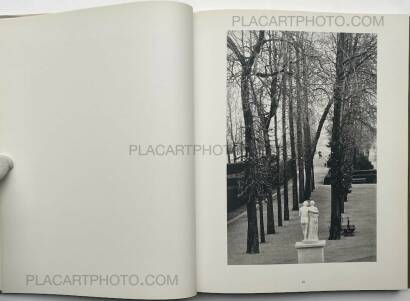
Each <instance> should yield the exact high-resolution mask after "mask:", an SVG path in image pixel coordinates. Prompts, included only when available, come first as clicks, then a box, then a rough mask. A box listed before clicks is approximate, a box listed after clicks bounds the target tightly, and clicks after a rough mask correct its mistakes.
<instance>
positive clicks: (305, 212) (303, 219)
mask: <svg viewBox="0 0 410 301" xmlns="http://www.w3.org/2000/svg"><path fill="white" fill-rule="evenodd" d="M308 206H309V202H308V201H304V202H303V206H302V207H300V208H299V216H300V224H301V226H302V233H303V240H307V239H308V227H309V207H308Z"/></svg>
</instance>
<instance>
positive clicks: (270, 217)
mask: <svg viewBox="0 0 410 301" xmlns="http://www.w3.org/2000/svg"><path fill="white" fill-rule="evenodd" d="M265 126H266V125H265ZM268 131H269V125H268V128H266V127H265V128H264V134H263V138H264V143H265V154H266V157H267V171H268V174H269V175H268V181H269V184H270V185H268V186H267V189H266V190H267V200H268V201H267V204H266V211H267V213H266V218H267V224H266V233H267V234H275V233H276V231H275V217H274V210H273V197H272V194H273V189H272V185H273V176H272V168H271V158H272V149H271V147H270V140H269V132H268Z"/></svg>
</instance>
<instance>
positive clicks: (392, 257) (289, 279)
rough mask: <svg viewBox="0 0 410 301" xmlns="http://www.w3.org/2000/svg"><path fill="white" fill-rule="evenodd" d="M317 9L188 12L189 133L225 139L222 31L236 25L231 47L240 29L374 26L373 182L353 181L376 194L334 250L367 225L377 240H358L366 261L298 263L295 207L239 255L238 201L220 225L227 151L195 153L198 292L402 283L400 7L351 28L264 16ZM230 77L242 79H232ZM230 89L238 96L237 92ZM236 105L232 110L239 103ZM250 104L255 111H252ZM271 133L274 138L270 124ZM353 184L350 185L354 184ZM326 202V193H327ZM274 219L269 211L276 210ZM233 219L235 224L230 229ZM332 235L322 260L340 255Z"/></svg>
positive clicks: (404, 38) (404, 23)
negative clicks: (191, 69) (254, 248)
mask: <svg viewBox="0 0 410 301" xmlns="http://www.w3.org/2000/svg"><path fill="white" fill-rule="evenodd" d="M318 15H320V14H313V13H309V14H307V13H297V12H293V13H290V12H278V11H249V10H237V11H208V12H199V13H196V14H195V15H194V37H195V40H194V52H195V142H196V144H200V145H225V144H226V141H227V140H226V139H227V138H226V128H227V119H226V118H227V117H226V116H227V97H235V95H234V96H232V95H228V91H227V67H228V66H227V55H228V54H229V53H230V52H229V51H230V50H228V48H227V34H228V32H229V31H231V30H237V31H238V32H237V33H236V40H235V42H236V43H237V45H239V46H238V47H243V48H241V49H246V45H247V44H245V45H241V42H240V38H241V33H240V31H241V30H245V31H249V30H275V31H306V32H334V33H337V32H353V33H367V32H368V33H374V34H376V35H377V147H376V149H377V153H376V154H375V155H377V188H376V186H375V184H362V185H364V186H361V187H362V188H361V189H364V188H363V187H367V189H369V191H371V195H374V196H376V195H377V197H375V198H374V199H373V200H374V203H373V204H372V205H371V206H370V207H369V208H368V209H369V211H368V212H369V215H366V214H364V215H363V219H365V220H359V219H358V218H357V216H358V214H357V211H354V213H353V214H352V221H354V223H355V224H357V225H363V226H360V227H358V229H357V233H356V235H355V236H354V237H352V238H351V240H350V241H349V239H350V238H349V237H346V238H343V239H345V241H347V245H346V247H345V249H346V253H345V254H343V252H342V254H341V255H342V257H343V256H344V255H346V256H345V257H346V258H347V257H348V256H347V255H349V253H348V252H352V250H351V249H350V250H349V247H348V246H349V243H350V242H352V241H354V240H356V239H357V238H358V237H359V238H360V237H361V235H362V233H364V232H366V231H367V232H368V233H370V234H372V233H373V234H374V235H376V237H374V238H373V239H374V246H375V248H376V249H374V248H373V246H371V247H372V248H371V249H365V248H363V250H364V253H366V252H369V253H372V256H371V257H369V258H363V259H362V261H366V262H359V261H360V260H361V259H360V258H354V261H356V262H349V261H348V259H344V260H342V261H346V262H341V261H340V262H327V263H317V264H298V263H297V260H298V259H297V251H296V249H295V248H294V245H295V243H296V242H297V241H298V240H301V239H302V230H301V228H300V224H299V221H298V220H297V219H298V218H299V217H298V216H297V212H296V213H295V212H291V214H292V219H291V220H290V221H289V222H285V223H284V226H283V227H277V234H274V235H268V238H267V240H268V242H267V243H266V244H264V245H263V244H260V248H261V252H260V253H259V254H246V239H247V237H246V230H247V225H246V208H245V209H244V213H243V214H241V215H238V217H237V218H235V219H232V223H231V224H229V223H228V225H227V193H228V191H227V178H226V177H227V162H228V161H227V156H226V153H222V155H221V154H215V153H214V154H212V155H205V156H197V157H196V211H197V236H196V239H197V275H198V276H197V278H198V291H200V292H216V293H269V292H298V291H328V290H380V289H384V290H389V289H405V288H407V168H406V167H407V151H408V150H407V118H408V116H407V112H408V110H407V108H408V97H407V86H408V53H409V49H408V47H409V34H408V28H409V26H408V22H409V20H408V17H406V16H384V17H383V18H384V23H383V26H380V25H379V26H356V27H352V26H348V25H346V24H345V25H344V26H336V25H334V24H333V26H331V25H329V24H328V23H325V25H322V26H318V25H316V26H315V25H305V26H303V25H301V26H299V27H297V26H295V25H290V23H288V24H284V23H279V24H278V23H276V24H274V23H272V24H270V25H269V22H270V20H271V18H272V16H274V17H275V18H276V20H278V18H279V16H281V18H283V19H286V18H288V17H290V16H294V17H295V18H296V16H302V17H305V18H306V17H308V16H309V17H312V16H318ZM324 15H325V16H329V15H330V16H332V14H323V15H322V16H324ZM343 16H344V18H346V20H350V19H351V18H352V16H351V15H343ZM252 17H254V18H252ZM283 19H282V20H283ZM294 20H295V19H294ZM304 20H305V19H304ZM339 21H340V19H339ZM288 22H289V21H288ZM326 24H327V25H326ZM256 36H257V34H256V35H255V38H254V40H253V41H256ZM245 37H246V33H245ZM279 37H280V35H279ZM246 51H247V54H246V56H248V57H249V55H250V51H251V50H250V49H249V48H248V50H245V52H246ZM238 68H239V67H238ZM267 70H269V69H267ZM261 72H263V70H262V71H261ZM238 82H239V83H240V78H239V79H238ZM236 97H237V99H240V94H239V92H238V93H237V94H236ZM238 108H239V109H238V110H240V103H239V105H238ZM254 113H255V114H256V111H254ZM255 119H256V118H255ZM209 120H212V122H209ZM272 122H273V121H272ZM279 122H280V120H279ZM272 131H273V130H272ZM270 135H271V137H272V138H271V139H272V144H273V143H274V142H273V141H274V140H273V139H274V138H273V132H271V134H270ZM279 135H280V133H279ZM279 137H281V136H279ZM272 147H274V146H272ZM289 156H290V153H289ZM231 158H232V157H231ZM323 162H325V161H323ZM357 185H359V184H357ZM372 185H373V186H372ZM321 186H322V187H319V188H317V189H319V190H320V189H322V190H323V191H327V193H328V195H329V196H330V188H327V187H329V186H327V187H326V186H324V185H323V183H321ZM355 187H356V186H355ZM354 189H355V191H357V190H356V188H354ZM315 193H316V192H315ZM354 193H356V192H354ZM354 195H356V194H352V198H353V196H354ZM367 195H369V194H366V193H363V194H362V197H365V198H366V197H367ZM328 201H329V202H330V199H328ZM290 202H292V199H290ZM352 204H353V203H348V204H347V205H346V206H352ZM326 206H328V205H326V204H324V203H323V201H321V202H320V203H319V210H321V208H324V207H326ZM245 207H246V206H245ZM326 208H329V207H326ZM348 208H350V207H348ZM356 208H357V207H356ZM372 214H373V215H372ZM324 216H326V214H325V213H324V210H322V211H320V214H319V220H320V222H322V220H321V219H324V222H326V223H329V221H330V217H329V220H326V218H324ZM265 218H266V217H265ZM275 218H277V216H276V212H275ZM228 219H229V213H228ZM369 220H371V222H372V223H371V222H369ZM376 220H377V225H376V224H375V221H376ZM265 223H266V220H265ZM352 223H353V222H352ZM366 223H367V224H366ZM328 225H329V224H328ZM369 225H370V227H369ZM232 227H236V228H235V229H234V230H232V229H233V228H232ZM322 228H323V229H324V232H323V233H325V234H324V235H323V233H322V232H321V233H320V234H321V237H320V239H322V240H327V239H328V233H329V231H328V230H327V228H325V226H323V227H322V226H321V229H322ZM289 229H296V230H295V231H293V232H294V233H295V236H294V237H293V236H292V235H293V234H289V235H288V236H287V237H286V231H290V230H289ZM293 232H288V233H293ZM232 233H234V235H232ZM235 233H236V234H235ZM283 233H285V234H283ZM373 234H372V235H373ZM231 235H232V236H231ZM275 239H283V240H284V241H285V242H286V244H288V245H289V246H290V247H289V248H288V247H286V246H285V245H284V244H282V245H281V244H279V245H278V244H276V243H275V241H274V240H275ZM292 239H294V240H292ZM366 239H367V238H366ZM291 240H292V241H291ZM336 243H338V242H335V241H327V244H326V247H325V249H324V252H325V259H326V258H328V259H329V258H330V259H331V258H332V256H333V255H334V254H335V253H337V252H339V253H338V254H340V251H339V250H340V249H339V250H337V248H335V247H334V246H335V244H336ZM359 244H360V242H359ZM237 245H239V246H240V248H236V249H234V250H233V252H235V254H234V256H232V257H230V255H231V254H232V253H233V252H231V251H232V250H229V248H230V246H237ZM269 246H276V247H278V248H279V249H274V250H271V249H269ZM282 247H283V248H284V249H285V251H283V250H282ZM286 248H288V249H286ZM281 250H282V251H281ZM286 250H288V251H286ZM332 250H333V251H332ZM353 251H355V250H353ZM332 252H333V253H332ZM280 253H282V255H283V257H286V258H288V259H289V260H288V261H289V262H286V261H285V260H284V261H282V262H280V263H281V264H279V263H275V260H276V259H277V258H274V255H272V257H271V258H267V257H266V256H267V255H266V254H268V255H269V254H270V255H271V254H280ZM258 256H259V257H258ZM264 256H265V257H264ZM326 256H328V257H326ZM325 262H326V261H325Z"/></svg>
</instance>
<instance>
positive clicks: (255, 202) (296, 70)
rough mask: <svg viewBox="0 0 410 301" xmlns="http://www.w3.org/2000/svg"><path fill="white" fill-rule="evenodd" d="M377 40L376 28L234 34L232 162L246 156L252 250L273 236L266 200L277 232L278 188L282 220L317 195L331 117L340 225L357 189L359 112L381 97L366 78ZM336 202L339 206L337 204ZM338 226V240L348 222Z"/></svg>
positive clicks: (245, 192) (229, 112)
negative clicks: (320, 149)
mask: <svg viewBox="0 0 410 301" xmlns="http://www.w3.org/2000/svg"><path fill="white" fill-rule="evenodd" d="M341 35H342V36H341ZM341 40H343V42H341ZM374 43H375V36H373V35H368V34H366V35H365V34H363V35H359V34H356V35H353V34H332V33H306V32H279V31H231V32H229V33H228V37H227V46H228V49H229V50H228V58H227V59H228V65H227V68H228V70H227V71H228V84H227V88H228V90H227V145H228V148H227V150H228V151H227V156H228V162H229V163H236V162H244V163H245V164H244V166H245V169H244V180H243V183H242V184H241V189H240V193H239V195H238V197H239V198H244V199H245V200H246V204H247V217H248V232H247V250H246V251H247V253H259V242H262V243H263V242H265V223H264V220H263V212H264V202H266V206H267V207H266V211H267V214H266V217H267V221H266V233H267V234H274V233H275V232H276V229H275V214H274V206H273V205H274V204H273V203H274V197H273V196H274V192H275V191H276V201H277V214H276V216H277V225H278V226H279V227H280V226H282V225H283V221H284V220H285V221H287V220H289V218H290V214H289V210H290V204H289V202H290V201H291V210H298V209H299V203H301V202H303V201H304V200H306V199H309V198H310V196H311V192H312V191H313V190H314V189H315V184H314V183H315V181H314V166H313V159H314V156H315V153H316V147H317V144H318V141H319V138H320V136H321V133H322V129H323V128H324V125H325V123H326V121H329V124H330V126H329V129H328V130H329V135H331V137H332V139H331V151H332V152H331V160H330V162H331V163H332V164H331V172H332V175H335V176H334V178H333V179H334V181H333V182H332V225H333V223H334V221H333V215H334V214H333V213H335V214H336V217H335V218H336V219H339V220H340V216H341V212H342V211H343V210H342V206H341V205H340V204H341V203H342V202H343V201H344V200H346V199H347V197H346V195H347V193H348V192H349V189H350V187H349V185H346V184H347V183H346V175H345V174H346V172H347V171H348V168H347V166H351V164H350V163H351V157H352V155H351V154H353V153H354V151H355V150H357V149H358V148H359V147H360V145H359V141H361V140H360V135H362V134H363V132H364V131H363V125H362V127H360V125H359V124H358V123H357V120H358V119H361V117H362V116H360V117H359V115H358V114H362V113H363V112H362V110H363V107H365V106H366V104H368V103H370V102H372V101H374V99H375V94H371V93H370V94H369V92H368V91H367V90H369V89H370V90H371V89H375V83H374V85H373V86H372V87H369V86H370V85H371V84H367V83H366V82H365V81H366V80H367V77H366V76H369V77H372V76H373V72H374V73H375V69H374V68H375V62H374V60H375V53H374V55H370V54H369V52H375V49H373V47H375V45H374ZM341 53H343V55H342V54H341ZM339 65H340V66H339ZM340 68H342V70H341V69H340ZM362 69H363V70H364V71H363V72H361V71H360V70H362ZM366 72H368V74H366ZM374 80H375V77H374ZM374 91H375V90H374ZM362 99H365V100H362ZM356 102H359V103H360V104H357V103H356ZM366 102H367V103H366ZM333 104H334V109H332V106H333ZM373 107H374V108H375V103H374V105H373ZM374 114H375V113H374ZM332 115H333V118H330V116H332ZM371 117H373V116H371ZM367 119H369V118H367ZM370 119H371V118H370ZM332 123H333V129H332V125H331V124H332ZM368 123H369V124H368V125H369V126H370V127H373V124H372V122H371V121H369V122H368ZM366 128H367V127H366ZM373 128H375V127H373ZM367 133H370V134H372V133H373V132H372V131H367ZM352 137H353V138H352ZM352 141H356V144H355V143H351V142H352ZM345 145H349V147H344V146H345ZM349 164H350V165H349ZM342 165H343V166H342ZM351 170H352V168H351ZM288 182H290V186H291V189H290V191H288ZM340 191H343V194H339V193H340ZM290 195H291V200H290ZM340 198H342V199H343V201H340ZM334 199H337V201H334ZM336 202H338V204H339V206H333V205H334V204H336ZM257 207H259V226H258V214H257V213H258V212H257V211H258V210H257ZM336 224H337V223H335V225H336ZM336 227H339V230H337V229H336V230H334V229H335V228H334V227H333V228H332V227H331V233H330V239H338V238H337V237H336V236H332V231H333V230H334V232H337V231H339V237H340V223H339V225H336Z"/></svg>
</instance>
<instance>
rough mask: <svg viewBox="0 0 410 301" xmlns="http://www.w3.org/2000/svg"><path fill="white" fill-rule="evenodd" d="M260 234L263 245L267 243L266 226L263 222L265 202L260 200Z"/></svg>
mask: <svg viewBox="0 0 410 301" xmlns="http://www.w3.org/2000/svg"><path fill="white" fill-rule="evenodd" d="M259 229H260V231H259V233H260V236H261V243H264V242H266V240H265V226H264V222H263V200H262V199H259Z"/></svg>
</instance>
